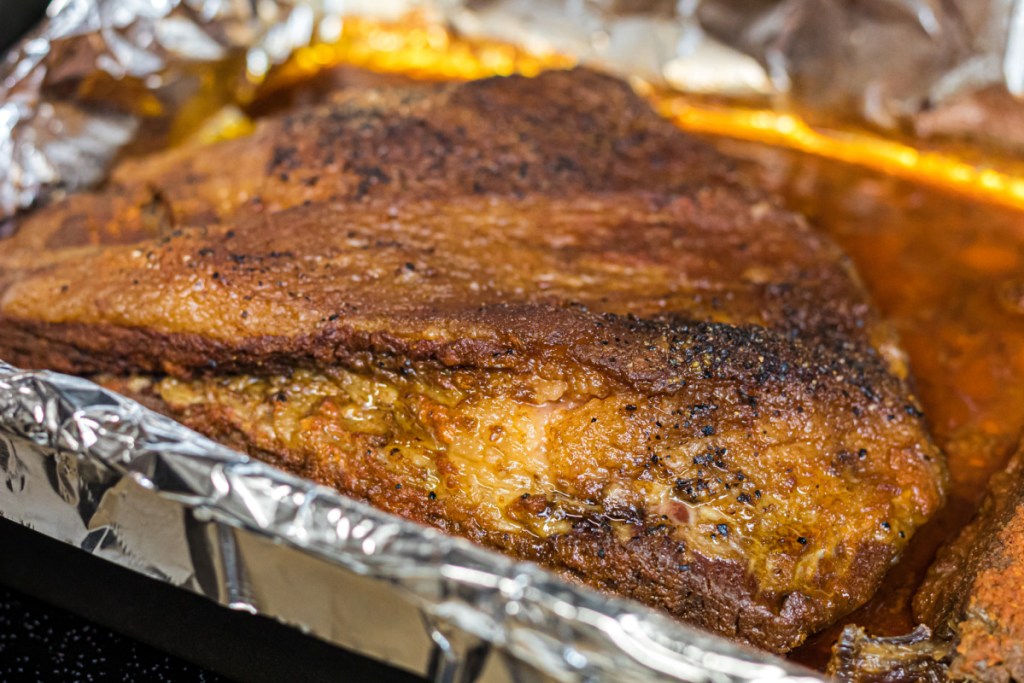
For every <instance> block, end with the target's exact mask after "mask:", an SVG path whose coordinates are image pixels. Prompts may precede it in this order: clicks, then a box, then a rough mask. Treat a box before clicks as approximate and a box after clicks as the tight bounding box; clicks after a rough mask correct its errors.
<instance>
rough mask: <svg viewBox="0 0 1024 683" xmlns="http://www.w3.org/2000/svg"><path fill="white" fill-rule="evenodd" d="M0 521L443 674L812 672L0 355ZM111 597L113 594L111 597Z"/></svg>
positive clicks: (724, 677) (786, 679)
mask: <svg viewBox="0 0 1024 683" xmlns="http://www.w3.org/2000/svg"><path fill="white" fill-rule="evenodd" d="M0 474H2V476H3V478H4V481H5V486H4V487H3V488H0V515H2V516H4V517H6V518H8V519H11V520H13V521H15V522H18V523H21V524H25V525H27V526H30V527H32V528H34V529H36V530H38V531H41V532H43V533H46V534H48V535H50V536H53V537H55V538H58V539H60V540H63V541H65V542H68V543H71V544H74V545H76V546H78V547H80V548H82V549H84V550H86V551H88V552H91V553H93V554H95V555H98V556H100V557H103V558H106V559H108V560H110V561H113V562H116V563H118V564H121V565H124V566H127V567H129V568H131V569H134V570H136V571H138V572H141V573H143V574H146V575H148V576H151V577H153V578H156V579H159V580H161V581H165V582H168V583H171V584H173V585H176V586H180V587H182V588H186V589H188V590H192V591H195V592H197V593H200V594H202V595H205V596H207V597H209V598H211V599H213V600H216V601H217V602H220V603H221V604H223V605H226V606H228V607H231V608H233V609H238V610H244V611H247V612H251V613H259V614H265V615H268V616H272V617H276V618H277V619H279V620H281V621H284V622H286V623H289V624H294V625H296V626H299V627H300V628H302V629H304V630H306V631H308V632H310V633H312V634H314V635H316V636H318V637H320V638H323V639H324V640H327V641H330V642H333V643H336V644H338V645H342V646H345V647H348V648H350V649H353V650H355V651H358V652H360V653H363V654H365V655H368V656H372V657H376V658H378V659H381V660H383V661H386V662H389V663H391V664H392V665H394V666H398V667H401V668H403V669H407V670H409V671H412V672H414V673H418V674H421V675H424V676H430V677H431V678H433V679H434V680H436V681H466V682H469V681H547V680H564V681H576V680H580V681H582V680H587V681H592V680H608V681H611V680H614V681H652V680H676V681H694V682H697V681H701V682H703V681H716V682H722V683H728V682H732V681H736V682H740V681H762V682H771V681H777V682H778V683H813V682H815V681H820V680H821V679H820V678H817V677H815V676H814V675H813V674H811V673H809V672H806V671H805V670H802V669H800V668H799V667H796V666H794V665H792V664H789V663H787V662H785V661H783V660H780V659H777V658H775V657H772V656H769V655H766V654H761V653H758V652H755V651H753V650H749V649H747V648H743V647H740V646H738V645H734V644H732V643H729V642H727V641H725V640H723V639H721V638H718V637H715V636H710V635H707V634H704V633H701V632H699V631H696V630H694V629H691V628H689V627H687V626H684V625H682V624H679V623H677V622H675V621H673V620H671V619H669V618H668V617H666V616H663V615H661V614H659V613H656V612H654V611H652V610H649V609H647V608H645V607H642V606H640V605H637V604H634V603H630V602H627V601H623V600H617V599H609V598H606V597H604V596H602V595H599V594H597V593H595V592H592V591H590V590H587V589H584V588H580V587H577V586H573V585H570V584H568V583H565V582H563V581H562V580H560V579H558V578H557V577H555V576H553V575H551V574H548V573H547V572H545V571H543V570H541V569H539V568H538V567H536V566H534V565H531V564H528V563H517V562H515V561H513V560H511V559H510V558H507V557H504V556H502V555H499V554H496V553H492V552H489V551H486V550H483V549H480V548H477V547H475V546H473V545H471V544H469V543H468V542H466V541H464V540H462V539H458V538H453V537H448V536H444V535H443V534H441V533H439V532H437V531H435V530H432V529H426V528H423V527H420V526H418V525H415V524H413V523H411V522H407V521H405V520H402V519H399V518H397V517H392V516H390V515H387V514H385V513H383V512H380V511H378V510H375V509H373V508H371V507H369V506H367V505H364V504H362V503H359V502H357V501H354V500H351V499H348V498H345V497H343V496H341V495H339V494H338V493H336V492H334V491H331V490H328V489H325V488H323V487H319V486H315V485H313V484H311V483H310V482H307V481H304V480H302V479H298V478H296V477H293V476H291V475H288V474H285V473H283V472H281V471H279V470H276V469H274V468H272V467H269V466H267V465H264V464H262V463H259V462H255V461H252V460H250V459H249V458H248V457H246V456H244V455H241V454H239V453H236V452H233V451H231V450H229V449H228V448H226V447H224V446H220V445H218V444H215V443H213V442H211V441H209V440H207V439H205V438H204V437H201V436H199V435H198V434H196V433H194V432H191V431H189V430H188V429H186V428H185V427H182V426H181V425H179V424H177V423H175V422H173V421H172V420H170V419H168V418H165V417H163V416H160V415H157V414H156V413H153V412H151V411H149V410H147V409H145V408H143V407H141V406H140V405H138V404H137V403H135V402H133V401H130V400H128V399H125V398H122V397H120V396H118V395H116V394H113V393H112V392H109V391H107V390H105V389H102V388H100V387H98V386H97V385H95V384H92V383H91V382H88V381H86V380H83V379H78V378H74V377H68V376H64V375H57V374H52V373H36V372H18V371H16V370H15V369H13V368H11V367H10V366H8V365H4V364H2V363H0ZM114 595H116V591H115V592H113V593H112V596H114Z"/></svg>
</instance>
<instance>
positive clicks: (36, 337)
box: [0, 71, 944, 651]
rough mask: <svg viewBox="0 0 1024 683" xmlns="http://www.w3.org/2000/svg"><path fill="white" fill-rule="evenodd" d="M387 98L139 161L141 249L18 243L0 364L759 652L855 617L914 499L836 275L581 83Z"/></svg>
mask: <svg viewBox="0 0 1024 683" xmlns="http://www.w3.org/2000/svg"><path fill="white" fill-rule="evenodd" d="M406 92H407V94H404V95H403V94H401V93H395V92H381V93H375V94H363V95H359V96H352V97H351V98H348V99H346V98H340V101H339V102H336V103H333V104H330V105H326V106H324V107H321V108H317V109H313V110H309V111H305V112H302V113H298V114H293V115H291V116H289V117H286V118H284V119H277V120H272V121H269V122H267V123H266V124H265V125H263V127H262V129H261V130H260V131H259V132H257V133H256V135H255V136H254V137H253V138H249V139H246V140H240V141H235V142H232V143H227V144H224V145H219V146H215V147H211V148H209V149H204V150H196V151H192V152H187V153H186V152H177V153H174V154H172V155H171V156H169V157H165V158H159V159H156V160H154V161H151V162H149V165H148V166H146V165H145V164H143V166H145V168H144V169H142V170H140V171H138V172H137V173H135V174H133V175H134V176H135V177H136V178H137V179H138V178H141V177H143V176H144V175H145V177H146V178H148V179H149V180H145V181H142V180H139V183H141V184H142V185H146V184H147V183H154V184H151V185H149V186H150V187H157V188H158V194H159V196H160V198H161V199H160V201H161V202H162V203H163V204H164V205H165V206H166V207H169V210H168V214H169V215H173V216H174V217H175V218H174V220H173V227H172V228H170V229H168V228H169V227H170V226H163V227H162V228H159V229H157V230H155V231H154V230H152V229H151V227H152V226H149V225H146V224H145V223H146V221H144V220H141V219H140V218H139V217H140V216H141V215H143V213H144V212H142V211H139V210H130V211H129V210H122V209H121V208H117V209H116V210H114V211H113V212H112V213H109V214H106V216H105V218H104V219H103V221H96V222H93V223H90V222H89V221H88V220H86V219H84V218H81V220H78V218H76V217H79V218H80V214H78V213H77V212H79V211H83V210H85V209H84V208H83V207H87V206H88V205H89V203H90V202H95V203H97V204H99V203H102V197H103V196H104V195H103V194H102V193H101V194H97V195H95V196H93V197H85V198H79V199H77V200H68V202H66V203H64V204H62V205H57V206H55V207H53V208H52V209H50V210H49V211H48V212H43V213H40V214H39V215H38V216H37V217H36V218H34V219H33V220H32V221H30V222H29V223H28V224H26V225H25V226H23V230H22V231H21V232H20V233H19V234H18V235H17V236H16V237H14V238H13V239H11V240H8V241H7V242H6V243H2V244H0V357H3V358H4V359H5V360H8V361H11V362H14V363H16V364H20V365H22V366H26V367H41V366H45V367H52V368H56V369H60V370H64V371H69V372H76V373H81V374H96V373H103V381H105V382H106V383H107V384H108V385H110V386H115V387H116V388H118V389H119V390H121V391H124V392H125V393H128V394H130V395H133V396H136V397H139V398H140V399H142V400H144V401H146V402H148V403H149V404H150V405H153V406H155V407H157V408H158V409H160V410H163V411H165V412H167V413H169V414H171V415H173V416H175V417H177V418H178V419H180V420H182V421H183V422H185V423H186V424H188V425H191V426H193V427H195V428H196V429H198V430H200V431H202V432H205V433H207V434H209V435H210V436H212V437H214V438H217V439H220V440H222V441H224V442H226V443H229V444H231V445H233V446H236V447H238V448H242V449H245V450H248V451H249V452H251V453H253V454H254V455H257V456H258V457H262V458H264V459H267V460H269V461H271V462H274V463H277V464H280V465H282V466H284V467H286V468H288V469H291V470H293V471H295V472H298V473H300V474H303V475H305V476H308V477H310V478H313V479H315V480H317V481H320V482H322V483H325V484H328V485H331V486H334V487H336V488H338V489H339V490H341V491H343V492H345V493H348V494H350V495H353V496H355V497H358V498H361V499H364V500H368V501H370V502H371V503H373V504H375V505H377V506H378V507H381V508H383V509H385V510H389V511H391V512H394V513H397V514H400V515H403V516H406V517H408V518H411V519H413V520H416V521H419V522H422V523H425V524H430V525H433V526H436V527H439V528H442V529H444V530H446V531H448V532H451V533H454V534H459V535H462V536H465V537H467V538H470V539H472V540H474V541H476V542H478V543H481V544H483V545H486V546H489V547H492V548H496V549H499V550H502V551H504V552H508V553H511V554H513V555H515V556H517V557H521V558H526V559H530V560H534V561H537V562H539V563H542V564H544V565H546V566H548V567H550V568H551V569H553V570H555V571H557V572H560V573H562V574H563V575H565V576H567V577H569V578H571V579H574V580H579V581H582V582H585V583H587V584H590V585H592V586H595V587H597V588H599V589H602V590H606V591H609V592H613V593H618V594H623V595H628V596H632V597H634V598H636V599H638V600H641V601H644V602H646V603H648V604H650V605H653V606H656V607H659V608H661V609H664V610H666V611H668V612H670V613H672V614H674V615H676V616H678V617H680V618H682V619H685V620H687V621H690V622H693V623H696V624H699V625H702V626H704V627H706V628H708V629H711V630H713V631H716V632H718V633H721V634H724V635H727V636H730V637H734V638H737V639H740V640H744V641H747V642H750V643H752V644H755V645H758V646H761V647H764V648H767V649H771V650H775V651H785V650H788V649H790V648H792V647H794V646H795V645H797V644H798V643H800V642H801V641H802V640H803V639H804V638H805V637H806V636H807V634H809V633H811V632H813V631H815V630H817V629H819V628H821V627H823V626H825V625H827V624H828V623H830V622H831V621H833V620H834V619H836V618H837V617H838V616H839V615H841V614H844V613H846V612H848V611H849V610H851V609H853V608H854V607H856V606H857V605H858V604H860V603H862V602H863V601H864V600H865V599H866V598H867V597H868V596H869V595H870V594H871V593H872V591H873V590H874V588H875V587H876V585H877V583H878V581H879V580H880V578H881V576H882V574H883V573H884V572H885V570H886V569H887V568H888V567H889V566H890V564H891V563H892V562H893V560H894V559H895V558H896V556H897V555H898V554H899V552H900V550H901V549H902V548H903V547H904V545H905V544H906V541H907V539H908V538H909V536H910V535H911V534H912V533H913V532H914V530H915V529H916V528H917V527H918V526H919V525H920V524H921V523H922V522H923V521H924V520H925V519H927V518H928V516H930V515H931V514H932V513H933V512H934V510H935V509H936V508H937V507H938V506H939V505H940V504H941V501H942V483H943V476H944V470H943V465H942V459H941V456H940V454H939V453H938V452H937V451H936V449H935V448H934V446H933V445H932V444H931V442H930V441H929V439H928V436H927V433H926V431H925V426H924V424H923V419H922V415H921V412H920V410H919V409H918V404H917V401H916V399H915V397H914V396H913V395H912V393H911V391H910V389H909V387H908V384H907V381H906V377H905V373H906V370H905V367H904V366H903V363H902V360H901V358H902V356H901V354H900V353H899V351H898V348H897V347H896V345H895V344H894V342H893V339H892V336H891V334H890V333H889V332H888V329H887V327H886V326H885V325H884V324H882V323H881V322H880V321H879V319H878V318H877V316H876V314H875V313H874V311H873V309H872V308H871V306H870V302H869V301H868V300H867V298H866V296H865V294H864V292H863V290H862V288H861V286H860V284H859V282H858V281H857V279H856V276H855V274H854V273H853V272H852V270H851V268H850V266H849V264H848V263H847V261H846V259H845V258H844V257H843V255H842V254H841V253H840V252H839V251H838V250H837V249H836V248H835V246H834V245H833V244H832V243H831V242H829V241H828V240H827V239H825V238H823V237H822V236H820V235H818V234H817V233H815V232H814V231H813V230H812V229H810V228H809V227H808V226H807V225H806V223H805V222H804V221H803V220H802V219H801V218H800V217H799V216H797V215H795V214H793V213H790V212H788V211H786V210H784V209H783V208H781V207H779V206H778V204H777V203H776V202H775V201H774V200H773V199H772V198H771V197H770V196H768V195H766V194H764V193H763V192H761V191H760V190H758V189H757V188H755V187H751V186H748V185H745V184H743V183H742V178H741V176H740V175H739V174H738V173H737V172H736V171H735V170H734V169H733V168H732V164H730V163H729V162H728V160H726V159H724V158H722V157H719V156H718V155H716V154H715V153H714V152H712V151H711V150H710V149H709V148H707V147H705V146H704V145H703V144H702V143H700V142H699V141H696V140H694V139H692V138H690V137H688V136H686V135H684V134H682V133H681V132H679V131H677V130H675V129H674V128H671V127H670V126H667V125H665V124H663V122H661V121H659V120H658V119H657V118H656V117H654V115H653V114H652V113H651V112H650V111H649V110H647V109H646V108H645V107H644V106H643V105H642V103H641V102H640V101H639V100H637V99H636V98H635V97H634V96H632V95H631V94H629V93H628V91H626V90H625V89H624V87H623V86H621V84H619V83H617V82H615V81H612V80H610V79H607V78H604V77H600V76H596V75H593V74H590V73H588V72H580V71H577V72H570V73H558V74H550V75H547V76H542V77H539V78H537V79H536V80H532V81H531V80H524V79H517V78H512V79H493V80H489V81H482V82H475V83H469V84H464V85H458V86H451V85H443V86H431V87H423V88H419V89H417V90H416V91H415V92H414V93H413V94H411V95H410V94H408V92H410V91H406ZM410 98H411V99H410ZM453 102H454V103H459V102H464V103H471V105H472V106H470V105H469V104H467V105H466V109H465V110H463V109H460V108H459V107H458V106H456V105H454V104H452V103H453ZM430 103H433V104H430ZM609 103H610V104H609ZM460 106H461V105H460ZM418 107H419V108H418ZM431 107H433V109H431ZM477 109H479V110H480V111H481V112H483V113H482V114H480V115H477V114H476V113H474V112H476V111H477ZM428 110H429V111H431V112H433V113H432V114H431V116H426V115H425V114H423V113H422V112H423V111H428ZM467 112H468V113H467ZM484 114H488V115H490V116H488V115H484ZM491 119H493V120H491ZM296 121H301V122H302V124H301V125H299V126H296V124H295V122H296ZM413 121H417V122H419V123H415V124H414V123H413ZM446 121H447V122H452V123H451V125H450V127H449V128H448V129H446V130H451V131H458V130H459V129H460V127H461V129H463V131H462V132H461V133H459V135H460V136H461V137H460V138H459V140H458V143H457V144H453V145H450V146H447V147H444V146H443V147H442V149H444V150H445V151H444V153H438V155H437V156H436V157H434V156H431V154H432V153H431V152H429V149H431V147H430V145H429V144H427V143H426V142H423V140H425V139H426V138H419V137H417V135H418V133H417V132H416V131H418V130H423V129H424V127H425V126H426V127H430V126H440V125H442V124H443V125H448V123H444V122H446ZM352 122H357V123H352ZM335 126H336V127H335ZM573 128H575V129H576V131H574V130H572V129H573ZM325 130H330V131H331V133H330V134H329V135H327V134H325V133H324V132H323V131H325ZM432 130H433V129H432ZM389 131H394V135H395V136H396V137H390V136H391V135H392V133H391V132H389ZM398 131H400V132H401V135H399V134H398ZM431 135H433V133H431ZM364 139H365V140H373V141H374V142H373V144H370V143H367V144H366V145H365V146H363V147H359V144H360V143H359V141H360V140H364ZM403 139H405V140H408V141H409V146H408V147H407V148H406V147H402V148H401V149H399V147H398V146H397V145H398V141H399V140H403ZM432 139H433V138H432ZM337 140H341V142H337ZM383 140H391V142H392V143H393V144H385V143H382V142H380V141H383ZM498 141H501V142H500V144H498ZM431 144H433V143H431ZM282 145H285V146H288V147H289V148H291V149H293V150H294V152H291V153H289V154H279V153H276V152H275V151H274V150H275V149H276V148H277V147H279V146H282ZM332 145H334V146H333V147H331V146H332ZM382 146H383V147H382ZM329 147H330V148H331V149H333V150H334V154H335V157H334V161H329V160H328V158H327V156H326V155H327V154H328V151H326V150H327V149H328V148H329ZM356 150H358V151H356ZM245 154H251V155H253V156H252V158H256V157H259V155H260V154H262V155H264V157H260V159H261V160H262V161H261V162H260V163H251V164H249V165H248V166H247V168H248V169H250V170H249V173H242V172H238V169H236V168H234V166H235V164H232V165H231V166H232V167H230V168H227V169H225V170H224V178H223V179H222V183H223V184H232V183H233V184H232V185H231V191H230V192H227V193H226V194H224V195H223V196H224V197H225V199H224V204H223V205H221V206H219V208H218V207H217V206H214V205H215V204H216V202H215V201H214V199H215V197H216V196H219V195H218V194H217V192H218V191H216V190H209V189H208V188H206V187H205V186H204V185H203V184H202V183H197V184H196V185H194V186H190V185H187V184H186V185H184V186H180V187H179V185H178V184H176V183H178V182H179V181H180V182H185V180H184V179H183V178H184V176H178V175H176V174H177V173H178V172H179V171H180V168H183V167H189V168H196V167H197V166H199V165H205V167H207V168H208V170H212V164H213V163H214V161H215V160H219V161H220V163H221V164H223V161H224V159H228V158H232V157H234V158H242V157H243V156H244V155H245ZM346 154H348V156H347V157H346ZM172 157H173V158H172ZM265 157H269V159H270V161H269V162H268V161H267V158H265ZM275 157H278V159H277V161H275ZM284 157H287V159H288V161H287V162H286V163H287V164H288V169H287V170H283V171H282V170H279V169H278V167H277V166H274V165H273V163H271V162H274V163H277V162H280V163H285V162H281V161H280V158H284ZM561 157H564V160H561ZM245 158H247V159H248V158H250V157H245ZM353 159H357V160H358V162H359V163H360V164H362V163H365V164H370V165H372V166H373V167H375V168H378V169H383V170H382V174H383V175H386V176H387V178H388V180H387V181H383V180H380V179H379V177H378V180H377V181H367V182H366V183H363V180H365V179H366V177H369V176H366V175H360V174H359V173H358V172H356V173H355V175H351V176H349V175H346V174H347V173H349V171H347V170H345V169H347V168H348V167H349V166H350V165H351V164H353V163H356V162H355V161H353ZM527 159H529V160H528V161H524V160H527ZM268 163H271V166H272V168H271V167H270V166H268V165H267V164H268ZM524 163H526V168H525V170H523V171H522V173H520V169H521V168H522V167H523V164H524ZM332 164H333V165H332ZM432 164H440V166H439V167H438V168H437V169H434V168H433V167H432ZM360 167H361V168H362V166H360ZM143 171H145V173H143ZM282 174H284V175H287V176H288V178H287V179H283V175H282ZM307 174H314V175H318V176H319V180H318V181H317V182H316V183H312V184H310V183H309V182H308V178H309V177H311V176H310V175H307ZM235 175H237V178H235V177H234V176H235ZM371 175H373V176H374V177H377V176H378V174H371ZM120 178H121V179H120V180H117V181H115V185H114V186H113V187H112V188H111V190H109V192H111V193H114V194H117V193H118V192H122V191H123V192H124V193H125V194H123V195H121V196H120V198H122V199H123V198H124V197H127V196H128V195H129V194H130V193H129V192H128V190H125V188H127V187H129V186H130V185H131V183H132V182H133V181H132V180H130V179H129V178H127V177H126V176H124V175H122V176H121V177H120ZM242 183H249V184H250V185H249V186H247V187H246V188H241V184H242ZM360 185H364V186H363V187H362V189H360ZM222 186H223V185H222ZM328 187H330V188H331V190H330V191H328V190H327V189H317V188H328ZM240 188H241V189H240ZM236 191H237V192H238V193H240V194H235V192H236ZM247 192H258V193H259V196H260V197H261V199H262V201H260V202H253V201H251V196H248V195H246V193H247ZM320 192H322V194H318V193H320ZM190 193H191V194H190ZM247 196H248V197H249V198H245V197H247ZM271 197H273V199H272V200H271V199H270V198H271ZM132 201H134V200H132ZM76 202H77V203H76ZM203 206H205V207H206V208H197V207H203ZM211 206H212V207H213V208H210V207H211ZM136 208H137V207H136ZM207 209H209V210H207ZM76 221H77V222H76ZM41 247H42V248H43V249H44V250H43V252H42V253H40V248H41Z"/></svg>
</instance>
